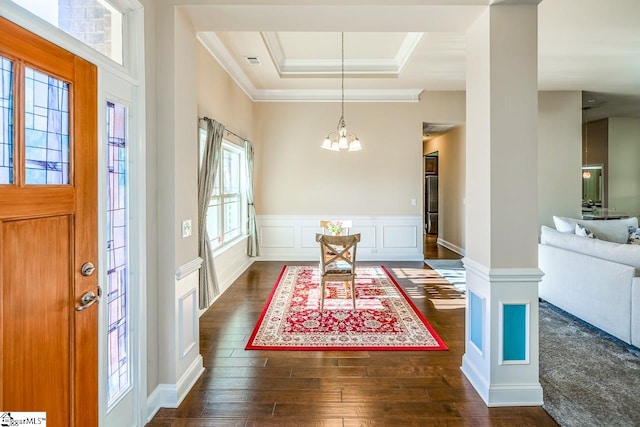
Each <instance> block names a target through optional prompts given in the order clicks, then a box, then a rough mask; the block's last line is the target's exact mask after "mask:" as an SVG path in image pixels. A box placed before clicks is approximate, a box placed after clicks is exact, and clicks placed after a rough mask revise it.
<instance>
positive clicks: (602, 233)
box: [553, 216, 638, 243]
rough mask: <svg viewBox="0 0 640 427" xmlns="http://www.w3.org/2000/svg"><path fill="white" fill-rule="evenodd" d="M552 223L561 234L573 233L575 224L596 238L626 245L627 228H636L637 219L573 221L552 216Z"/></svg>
mask: <svg viewBox="0 0 640 427" xmlns="http://www.w3.org/2000/svg"><path fill="white" fill-rule="evenodd" d="M553 223H554V224H555V226H556V230H558V231H560V232H561V233H575V229H576V224H579V225H581V226H582V227H585V228H588V229H589V230H590V231H591V232H593V234H595V235H596V238H598V239H600V240H606V241H609V242H615V243H627V241H628V240H629V227H638V218H637V217H632V218H624V219H610V220H606V221H601V220H590V219H573V218H566V217H562V216H554V217H553Z"/></svg>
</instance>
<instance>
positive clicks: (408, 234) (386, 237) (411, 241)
mask: <svg viewBox="0 0 640 427" xmlns="http://www.w3.org/2000/svg"><path fill="white" fill-rule="evenodd" d="M417 234H418V229H417V228H416V227H415V226H412V225H400V226H398V225H386V226H384V227H382V246H383V247H385V248H415V247H417V246H418V236H417Z"/></svg>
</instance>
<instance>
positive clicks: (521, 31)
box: [462, 0, 542, 406]
mask: <svg viewBox="0 0 640 427" xmlns="http://www.w3.org/2000/svg"><path fill="white" fill-rule="evenodd" d="M538 2H539V1H538V0H531V1H530V2H528V3H529V4H523V3H527V2H526V1H519V2H517V3H518V4H508V3H509V2H503V3H500V4H495V5H493V6H490V7H488V8H487V10H486V11H485V13H484V14H483V15H482V16H481V17H480V18H479V19H478V20H477V21H476V22H475V23H474V24H473V26H472V27H471V29H470V30H469V33H468V43H467V51H468V53H467V55H468V56H467V146H466V148H467V170H466V171H467V177H466V189H467V190H466V191H467V194H466V233H467V235H466V244H467V248H466V257H465V259H464V265H465V268H466V270H467V310H466V324H465V354H464V356H463V359H462V370H463V372H464V373H465V375H466V376H467V378H468V379H469V380H470V381H471V383H472V384H473V386H474V387H475V389H476V390H477V391H478V393H479V394H480V395H481V396H482V398H483V399H484V401H485V402H486V404H487V405H488V406H534V405H535V406H539V405H542V387H541V386H540V382H539V377H538V367H539V357H538V351H539V348H538V282H539V281H540V278H541V277H542V272H541V271H540V270H539V269H538V268H537V266H538V257H537V241H538V203H537V201H538V197H537V191H538V189H537V173H538V171H537V144H538V140H537V127H538V58H537V55H538V51H537V41H538V35H537V27H538V19H537V16H538V11H537V10H538V7H537V4H538Z"/></svg>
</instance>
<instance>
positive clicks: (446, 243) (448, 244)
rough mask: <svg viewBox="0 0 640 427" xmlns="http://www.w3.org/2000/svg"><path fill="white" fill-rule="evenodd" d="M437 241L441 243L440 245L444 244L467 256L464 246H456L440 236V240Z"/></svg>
mask: <svg viewBox="0 0 640 427" xmlns="http://www.w3.org/2000/svg"><path fill="white" fill-rule="evenodd" d="M436 243H437V244H439V245H440V246H444V247H445V248H447V249H449V250H452V251H453V252H455V253H457V254H458V255H462V256H465V255H466V254H465V250H464V248H461V247H460V246H456V245H454V244H453V243H451V242H447V241H446V240H444V239H441V238H439V237H438V240H436Z"/></svg>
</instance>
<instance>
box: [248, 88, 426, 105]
mask: <svg viewBox="0 0 640 427" xmlns="http://www.w3.org/2000/svg"><path fill="white" fill-rule="evenodd" d="M423 91H424V90H423V89H354V90H345V92H344V100H345V102H419V101H420V95H421V94H422V92H423ZM341 99H342V94H341V92H340V90H334V89H327V90H324V89H306V90H289V89H283V90H279V89H259V90H257V91H256V93H255V95H254V101H256V102H286V101H291V102H340V100H341Z"/></svg>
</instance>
